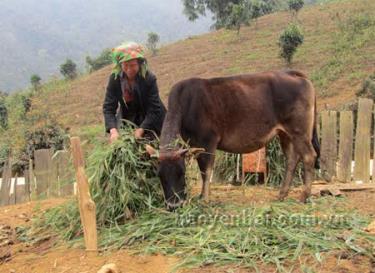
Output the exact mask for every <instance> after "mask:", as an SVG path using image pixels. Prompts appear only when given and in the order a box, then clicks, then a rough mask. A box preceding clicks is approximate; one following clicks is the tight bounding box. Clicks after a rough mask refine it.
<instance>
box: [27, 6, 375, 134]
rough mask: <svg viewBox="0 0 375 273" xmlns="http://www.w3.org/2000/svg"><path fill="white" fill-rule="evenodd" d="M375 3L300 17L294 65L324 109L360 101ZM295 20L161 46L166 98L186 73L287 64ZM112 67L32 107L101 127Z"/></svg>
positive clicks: (374, 30) (372, 63)
mask: <svg viewBox="0 0 375 273" xmlns="http://www.w3.org/2000/svg"><path fill="white" fill-rule="evenodd" d="M374 14H375V1H373V0H351V1H349V0H348V1H339V2H335V3H331V4H324V5H315V6H310V7H306V8H304V9H303V10H302V11H301V12H300V14H299V16H298V18H299V21H300V22H301V24H302V26H303V30H304V34H305V41H304V44H303V45H302V46H301V48H300V49H299V50H298V52H297V54H296V56H295V59H294V62H293V66H292V67H293V68H295V69H301V70H303V71H305V72H306V73H307V74H308V75H309V76H310V78H311V79H312V80H313V83H314V84H315V86H316V89H317V94H318V106H319V108H320V109H321V108H323V107H325V108H342V107H344V105H345V104H346V103H348V102H351V101H352V100H354V99H355V92H356V91H357V90H358V88H359V87H360V85H361V83H362V80H363V79H364V78H365V77H366V76H368V75H369V74H370V73H372V72H374V71H375V70H374V69H375V17H374ZM289 20H290V15H289V14H288V13H287V12H278V13H275V14H271V15H268V16H264V17H262V18H260V19H259V21H258V23H257V24H256V25H252V26H250V27H246V28H243V30H241V34H240V36H239V37H237V36H236V34H235V32H232V31H227V30H220V31H216V32H213V33H209V34H205V35H201V36H195V37H191V38H189V39H185V40H183V41H179V42H176V43H173V44H170V45H167V46H164V47H162V48H161V50H160V52H159V55H158V56H155V57H149V63H150V67H151V69H152V70H153V71H154V73H155V74H156V75H157V77H158V83H159V88H160V92H161V95H162V98H163V100H164V101H165V102H166V98H167V95H168V92H169V90H170V88H171V86H172V85H173V84H174V83H175V82H177V81H179V80H181V79H184V78H188V77H195V76H198V77H212V76H223V75H232V74H238V73H249V72H259V71H267V70H276V69H282V68H284V67H285V64H284V63H283V62H282V60H281V59H280V58H279V49H278V45H277V40H278V36H279V34H280V32H281V31H282V30H283V28H284V27H285V26H286V25H287V23H288V21H289ZM110 71H111V68H110V67H105V68H103V69H102V70H100V71H97V72H95V73H93V74H91V75H87V76H84V77H82V78H80V79H78V80H76V81H74V82H71V83H69V85H67V86H65V87H62V88H59V89H58V90H55V91H53V90H52V91H49V92H48V93H47V92H44V93H43V92H41V93H40V95H39V96H37V97H36V98H34V100H33V109H38V110H37V111H42V112H48V113H50V115H52V116H54V117H57V119H58V120H59V121H60V122H61V123H63V124H64V125H66V126H69V127H71V128H72V130H73V133H76V132H79V131H80V130H81V129H82V127H86V126H93V125H100V126H103V118H102V110H101V107H102V102H103V98H104V93H105V87H106V84H107V80H108V77H109V74H110Z"/></svg>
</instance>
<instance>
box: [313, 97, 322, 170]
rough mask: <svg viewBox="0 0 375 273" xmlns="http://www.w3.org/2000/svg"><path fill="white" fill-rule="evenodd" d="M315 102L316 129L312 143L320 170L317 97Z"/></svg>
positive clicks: (317, 166) (314, 129)
mask: <svg viewBox="0 0 375 273" xmlns="http://www.w3.org/2000/svg"><path fill="white" fill-rule="evenodd" d="M314 100H315V101H314V128H313V135H312V140H311V142H312V145H313V147H314V150H315V152H316V159H315V169H320V143H319V136H318V130H317V123H318V114H317V110H316V97H315V98H314Z"/></svg>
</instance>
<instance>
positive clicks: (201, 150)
mask: <svg viewBox="0 0 375 273" xmlns="http://www.w3.org/2000/svg"><path fill="white" fill-rule="evenodd" d="M205 151H206V150H205V149H204V148H191V149H189V154H190V155H193V156H198V155H199V154H201V153H204V152H205Z"/></svg>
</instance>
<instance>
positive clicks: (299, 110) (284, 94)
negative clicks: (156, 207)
mask: <svg viewBox="0 0 375 273" xmlns="http://www.w3.org/2000/svg"><path fill="white" fill-rule="evenodd" d="M168 107H169V109H168V112H167V115H166V118H165V120H164V124H163V128H162V133H161V138H160V145H161V150H160V154H159V177H160V179H161V183H162V186H163V190H164V195H165V199H166V202H167V206H168V208H169V209H174V208H176V207H178V206H180V205H181V204H182V203H183V202H184V200H185V198H186V184H185V163H184V157H185V155H186V153H187V152H188V150H187V149H182V148H178V147H177V148H176V147H173V145H171V144H173V143H175V142H176V139H177V138H178V137H179V136H181V137H182V139H183V140H184V141H186V142H188V143H189V144H190V145H191V146H192V147H199V148H204V149H205V151H206V152H204V153H201V154H199V155H198V157H197V161H198V165H199V168H200V170H201V173H202V179H203V187H202V196H203V197H204V199H205V200H208V196H209V178H210V176H211V172H212V167H213V163H214V154H215V150H216V149H219V150H222V151H226V152H230V153H250V152H253V151H256V150H258V149H259V148H261V147H263V146H264V145H266V144H267V142H269V141H270V140H271V139H272V138H273V137H274V136H276V135H279V137H280V140H281V145H282V148H283V151H284V153H285V155H286V158H287V167H286V174H285V178H284V181H283V182H282V186H281V190H280V195H279V199H280V200H283V199H284V198H285V197H286V196H287V195H288V191H289V188H290V183H291V181H292V178H293V175H294V171H295V168H296V165H297V163H298V162H299V160H302V162H303V164H304V170H305V171H304V184H305V186H304V191H303V193H302V195H301V201H303V202H305V201H306V199H307V198H308V197H309V196H310V192H311V182H312V180H313V174H314V163H315V160H316V158H317V155H319V143H318V140H317V135H316V130H315V113H316V103H315V91H314V87H313V85H312V83H311V82H310V81H309V80H308V79H307V77H306V76H305V75H304V74H303V73H301V72H299V71H295V70H287V71H277V72H265V73H256V74H246V75H238V76H232V77H222V78H212V79H200V78H192V79H187V80H183V81H181V82H178V83H177V84H176V85H174V86H173V88H172V90H171V93H170V95H169V101H168ZM313 143H314V144H315V145H313Z"/></svg>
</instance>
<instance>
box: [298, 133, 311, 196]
mask: <svg viewBox="0 0 375 273" xmlns="http://www.w3.org/2000/svg"><path fill="white" fill-rule="evenodd" d="M294 147H295V149H296V152H297V153H298V154H299V156H300V158H301V159H302V162H303V167H304V177H303V182H304V184H305V186H304V190H303V192H302V194H301V198H300V200H301V202H306V200H307V198H309V197H310V195H311V184H312V181H313V179H314V164H315V159H316V152H315V150H314V147H313V145H312V143H311V139H309V138H307V137H306V138H305V137H303V136H301V137H296V139H295V141H294Z"/></svg>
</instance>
